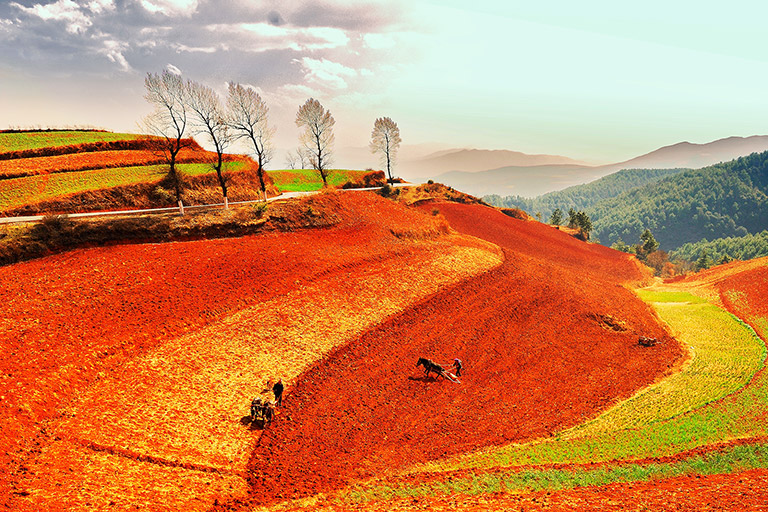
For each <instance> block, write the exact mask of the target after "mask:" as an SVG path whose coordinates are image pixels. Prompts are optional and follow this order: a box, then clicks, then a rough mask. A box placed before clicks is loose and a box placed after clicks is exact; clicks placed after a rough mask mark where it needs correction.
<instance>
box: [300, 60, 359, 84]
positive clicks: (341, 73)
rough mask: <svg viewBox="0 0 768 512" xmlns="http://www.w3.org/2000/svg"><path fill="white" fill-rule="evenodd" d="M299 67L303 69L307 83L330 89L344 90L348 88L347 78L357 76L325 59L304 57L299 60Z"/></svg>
mask: <svg viewBox="0 0 768 512" xmlns="http://www.w3.org/2000/svg"><path fill="white" fill-rule="evenodd" d="M300 62H301V65H302V66H303V67H304V71H305V77H306V79H307V81H309V82H313V83H318V84H321V85H324V86H326V87H330V88H331V89H346V88H347V87H348V84H347V81H346V80H345V77H347V78H353V77H356V76H357V71H355V70H354V69H352V68H349V67H347V66H345V65H343V64H339V63H338V62H333V61H330V60H327V59H320V60H318V59H312V58H309V57H304V58H302V59H301V61H300Z"/></svg>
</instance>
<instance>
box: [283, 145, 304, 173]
mask: <svg viewBox="0 0 768 512" xmlns="http://www.w3.org/2000/svg"><path fill="white" fill-rule="evenodd" d="M307 160H308V159H307V152H306V151H305V150H304V149H303V148H296V149H294V150H293V151H289V152H288V153H287V154H286V155H285V163H286V165H287V166H288V167H290V168H291V169H306V168H307Z"/></svg>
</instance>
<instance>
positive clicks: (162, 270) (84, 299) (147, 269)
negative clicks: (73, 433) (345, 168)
mask: <svg viewBox="0 0 768 512" xmlns="http://www.w3.org/2000/svg"><path fill="white" fill-rule="evenodd" d="M342 196H343V199H342ZM312 205H314V206H312ZM324 206H325V207H328V208H330V209H332V210H333V211H334V212H338V217H339V219H340V222H341V224H339V226H338V227H335V228H329V229H317V230H305V231H300V232H295V233H272V234H265V235H260V236H250V237H244V238H236V239H220V240H201V241H191V242H176V243H166V244H145V245H124V246H113V247H105V248H95V249H84V250H76V251H73V252H70V253H66V254H61V255H57V256H52V257H48V258H43V259H39V260H35V261H32V262H28V263H21V264H16V265H12V266H8V267H2V268H0V288H2V289H3V290H4V295H3V296H4V298H5V300H4V301H3V302H2V304H0V352H1V353H2V354H3V355H4V357H3V358H2V359H0V499H1V498H3V497H4V495H5V494H6V493H5V492H3V491H4V489H3V487H4V485H3V484H8V480H7V479H8V477H9V475H8V468H9V467H10V466H11V462H13V461H15V462H16V463H18V462H19V461H20V460H22V459H23V457H24V454H25V453H26V452H27V451H28V450H35V449H38V448H39V445H40V443H41V442H42V439H40V438H39V437H38V439H35V436H36V434H37V433H38V432H40V431H41V429H43V428H44V426H45V423H46V422H47V421H49V420H51V419H52V418H55V417H56V416H57V415H59V414H60V409H61V408H62V407H64V406H65V405H66V403H67V401H68V400H69V399H71V398H73V397H75V396H76V395H77V394H78V392H79V390H81V389H83V388H84V387H85V386H88V385H90V384H92V383H94V382H95V381H96V380H98V379H100V378H102V377H103V376H104V375H105V374H107V373H109V372H112V371H114V370H115V369H117V368H119V367H120V366H121V365H122V364H123V363H124V362H125V361H127V360H130V359H131V358H133V357H136V356H137V355H140V354H142V353H144V352H146V351H147V350H149V349H151V348H153V347H155V346H157V345H159V344H160V343H162V342H163V341H164V340H167V339H169V338H171V337H174V336H178V335H180V334H182V333H184V332H187V331H189V330H193V329H198V328H200V327H202V326H203V325H206V324H208V323H210V322H211V321H213V320H215V319H217V318H219V317H220V316H221V315H223V314H226V313H228V312H232V311H237V310H239V309H242V308H244V307H246V306H247V305H250V304H254V303H257V302H259V301H264V300H267V299H268V298H270V297H274V296H277V295H280V294H284V293H287V292H288V291H291V290H294V289H297V288H300V287H302V286H304V285H305V284H307V283H309V282H312V280H313V279H315V278H316V277H317V276H321V275H328V274H332V273H339V272H343V273H348V272H350V271H354V269H356V268H361V269H364V268H366V266H367V265H368V264H369V263H370V261H372V260H376V259H380V258H390V257H392V255H394V254H398V253H400V252H403V253H407V252H408V251H412V250H413V245H414V244H413V242H412V241H410V240H405V239H402V238H398V231H397V230H398V229H399V230H401V231H402V230H405V229H406V228H407V229H411V230H414V229H415V228H414V226H416V227H418V226H421V227H422V228H423V229H424V230H425V232H431V231H435V232H437V231H441V230H442V231H444V230H445V227H444V226H442V225H441V222H440V221H439V220H438V219H435V218H434V217H432V216H429V215H424V214H422V213H421V212H417V211H409V210H406V209H404V208H402V207H400V206H398V205H395V204H393V203H391V202H390V201H387V200H385V199H382V198H380V197H378V196H375V195H373V194H368V193H349V194H323V195H321V196H320V197H317V198H312V199H311V200H308V202H307V208H312V207H314V208H321V207H324ZM383 220H387V222H382V221H383ZM289 221H290V219H285V229H286V230H289V229H291V224H290V222H289ZM425 236H426V235H425ZM43 437H44V436H43Z"/></svg>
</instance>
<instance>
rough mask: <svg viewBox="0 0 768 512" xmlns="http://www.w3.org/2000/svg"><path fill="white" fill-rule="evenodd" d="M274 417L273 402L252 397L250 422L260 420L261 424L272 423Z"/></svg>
mask: <svg viewBox="0 0 768 512" xmlns="http://www.w3.org/2000/svg"><path fill="white" fill-rule="evenodd" d="M274 417H275V403H274V402H272V401H270V400H264V401H262V400H261V398H254V399H253V402H251V422H256V421H260V422H261V424H262V425H263V426H267V425H269V424H270V423H272V418H274Z"/></svg>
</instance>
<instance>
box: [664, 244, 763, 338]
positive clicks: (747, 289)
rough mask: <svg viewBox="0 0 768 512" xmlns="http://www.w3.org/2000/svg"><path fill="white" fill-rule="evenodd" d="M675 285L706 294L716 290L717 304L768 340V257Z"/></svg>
mask: <svg viewBox="0 0 768 512" xmlns="http://www.w3.org/2000/svg"><path fill="white" fill-rule="evenodd" d="M671 281H673V282H683V283H686V284H689V285H690V286H692V287H693V288H694V289H698V290H701V291H702V292H703V293H704V294H706V292H707V290H714V291H715V292H716V293H717V295H718V297H713V298H714V299H715V300H717V299H719V300H720V302H722V304H723V306H725V308H726V309H728V310H729V311H730V312H732V313H733V314H735V315H736V316H738V317H739V318H741V319H742V320H744V321H746V322H748V323H749V324H750V325H751V326H752V327H753V328H754V329H755V331H757V333H758V334H759V335H760V336H761V337H762V338H763V339H764V340H766V339H768V257H765V258H757V259H754V260H748V261H734V262H731V263H727V264H725V265H718V266H716V267H713V268H710V269H708V270H704V271H702V272H697V273H696V274H692V275H690V276H686V277H684V278H676V279H672V280H671Z"/></svg>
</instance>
